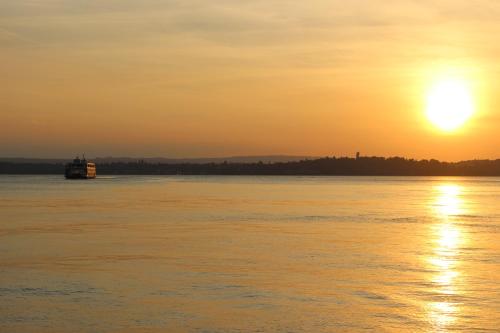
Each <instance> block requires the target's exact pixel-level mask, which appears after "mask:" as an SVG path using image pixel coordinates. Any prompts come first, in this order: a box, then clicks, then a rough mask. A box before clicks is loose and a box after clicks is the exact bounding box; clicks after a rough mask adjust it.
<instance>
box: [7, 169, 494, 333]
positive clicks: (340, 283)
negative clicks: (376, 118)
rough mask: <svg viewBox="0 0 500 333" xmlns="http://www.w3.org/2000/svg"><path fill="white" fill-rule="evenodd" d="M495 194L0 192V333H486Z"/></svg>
mask: <svg viewBox="0 0 500 333" xmlns="http://www.w3.org/2000/svg"><path fill="white" fill-rule="evenodd" d="M499 202H500V178H418V177H416V178H411V177H214V176H212V177H187V176H173V177H148V176H146V177H135V176H134V177H132V176H130V177H129V176H120V177H101V178H98V179H96V180H90V181H65V180H64V179H62V178H61V177H59V176H28V177H25V176H0V331H1V332H359V331H368V332H370V331H373V332H400V331H407V332H473V331H474V332H488V331H492V332H500V242H499V239H500V238H499V232H500V205H499Z"/></svg>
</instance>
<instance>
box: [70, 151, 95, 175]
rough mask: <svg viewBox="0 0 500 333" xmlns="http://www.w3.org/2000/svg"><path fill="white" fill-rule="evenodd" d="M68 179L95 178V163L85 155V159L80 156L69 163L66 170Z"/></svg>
mask: <svg viewBox="0 0 500 333" xmlns="http://www.w3.org/2000/svg"><path fill="white" fill-rule="evenodd" d="M64 176H65V177H66V178H67V179H91V178H95V176H96V170H95V163H92V162H90V161H87V160H86V159H85V155H84V156H83V159H80V158H79V157H78V156H77V157H76V158H75V159H74V160H73V162H71V163H67V164H66V166H65V170H64Z"/></svg>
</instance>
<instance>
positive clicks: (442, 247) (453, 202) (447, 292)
mask: <svg viewBox="0 0 500 333" xmlns="http://www.w3.org/2000/svg"><path fill="white" fill-rule="evenodd" d="M436 192H437V196H436V199H435V201H434V202H433V205H432V207H433V210H434V213H435V215H436V217H437V218H438V222H437V223H436V224H435V225H434V226H433V227H432V233H433V235H432V236H433V238H434V241H433V245H432V247H433V248H432V252H433V254H432V256H431V257H430V258H428V264H429V265H430V268H431V269H432V270H433V271H434V272H436V273H435V274H434V275H433V276H432V278H431V282H432V284H433V286H434V290H433V293H434V294H435V296H436V301H431V302H429V304H428V305H427V307H428V312H429V318H430V320H431V321H432V323H433V325H435V326H436V327H437V328H438V329H439V330H445V329H446V328H447V327H448V326H449V325H451V324H453V323H455V322H456V320H457V315H458V312H459V310H460V304H459V303H457V302H456V301H453V296H454V295H457V294H459V290H458V289H457V279H459V277H460V270H459V264H460V262H459V254H460V247H461V246H462V244H463V242H464V241H465V237H464V234H463V231H462V230H461V228H460V226H458V225H457V224H456V223H455V217H456V216H457V215H461V214H464V210H465V208H464V204H463V199H462V196H461V194H462V188H461V187H460V186H459V185H455V184H443V185H440V186H438V187H437V188H436Z"/></svg>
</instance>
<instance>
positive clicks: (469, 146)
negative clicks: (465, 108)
mask: <svg viewBox="0 0 500 333" xmlns="http://www.w3.org/2000/svg"><path fill="white" fill-rule="evenodd" d="M499 32H500V3H498V2H495V1H491V0H480V1H475V2H470V1H465V0H458V1H452V0H445V1H440V2H439V4H436V3H435V2H434V1H428V0H424V1H418V2H417V1H411V0H401V1H384V2H376V1H368V0H355V1H351V2H349V3H346V2H344V1H339V0H336V1H313V2H312V3H311V2H307V3H305V2H297V1H273V2H269V1H260V0H259V1H252V2H243V1H227V0H215V1H212V2H209V3H208V2H205V1H199V0H186V1H171V0H144V1H131V0H125V1H118V0H110V1H98V0H88V1H82V0H48V1H28V0H19V1H7V0H3V1H2V0H0V72H1V73H2V75H0V85H1V86H2V89H0V112H1V116H2V131H0V156H8V157H40V158H48V157H51V158H52V157H59V156H60V157H64V156H67V157H73V156H74V155H75V154H76V153H81V152H82V151H85V152H86V154H87V156H110V155H112V156H141V157H148V156H151V157H152V156H155V157H156V156H165V157H170V158H180V157H187V156H190V157H196V156H203V157H217V156H218V157H221V156H251V155H301V156H332V155H336V156H353V155H354V154H355V152H356V151H361V153H362V154H365V152H366V154H367V155H375V156H403V157H408V158H415V159H423V158H427V159H429V158H435V159H439V160H446V161H457V160H469V159H476V158H477V159H483V158H484V159H486V158H488V159H495V158H498V157H499V156H498V148H497V147H498V146H499V144H500V136H498V130H499V121H500V111H499V106H500V100H499V98H498V93H497V89H496V81H497V80H498V79H497V78H498V77H500V75H499V74H500V64H499V63H498V61H497V60H498V59H499V57H500V47H499V46H498V43H497V36H498V33H499ZM440 77H447V78H449V77H452V78H459V79H460V80H462V81H464V82H466V83H467V86H470V91H471V95H472V97H473V103H474V108H475V109H474V113H473V114H472V116H471V117H470V120H467V122H465V124H464V125H463V126H462V127H460V128H458V129H457V130H454V131H453V132H443V131H441V130H439V129H436V127H434V126H432V125H431V124H430V122H429V120H428V119H426V115H425V108H426V96H427V95H428V94H429V89H431V87H432V85H433V82H434V81H436V80H438V79H439V78H440Z"/></svg>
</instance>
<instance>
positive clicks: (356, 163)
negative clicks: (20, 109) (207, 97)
mask: <svg viewBox="0 0 500 333" xmlns="http://www.w3.org/2000/svg"><path fill="white" fill-rule="evenodd" d="M63 172H64V164H63V163H37V162H29V163H14V162H0V173H1V174H63ZM97 173H98V175H99V174H100V175H178V174H179V175H317V176H320V175H325V176H327V175H332V176H333V175H339V176H340V175H345V176H370V175H371V176H500V159H497V160H470V161H461V162H441V161H438V160H434V159H431V160H414V159H406V158H402V157H390V158H385V157H376V156H373V157H359V158H349V157H339V158H337V157H324V158H318V159H305V160H301V161H290V162H275V163H264V162H256V163H232V162H221V163H180V164H168V163H147V162H144V161H142V160H139V161H136V162H113V163H101V164H98V165H97Z"/></svg>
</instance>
